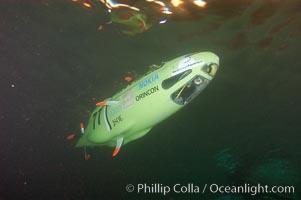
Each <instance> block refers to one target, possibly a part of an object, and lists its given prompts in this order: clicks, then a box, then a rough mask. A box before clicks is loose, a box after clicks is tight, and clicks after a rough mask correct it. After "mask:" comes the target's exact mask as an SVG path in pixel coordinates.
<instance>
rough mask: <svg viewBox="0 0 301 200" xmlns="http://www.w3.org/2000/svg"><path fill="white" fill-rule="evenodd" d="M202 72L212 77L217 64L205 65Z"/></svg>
mask: <svg viewBox="0 0 301 200" xmlns="http://www.w3.org/2000/svg"><path fill="white" fill-rule="evenodd" d="M202 70H203V71H204V72H206V73H207V74H209V75H210V76H212V77H214V76H215V74H216V72H217V70H218V63H215V62H212V63H209V64H207V65H205V66H204V67H203V68H202Z"/></svg>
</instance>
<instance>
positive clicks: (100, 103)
mask: <svg viewBox="0 0 301 200" xmlns="http://www.w3.org/2000/svg"><path fill="white" fill-rule="evenodd" d="M118 103H119V101H100V102H98V103H97V104H96V106H99V107H100V106H104V105H107V106H114V105H116V104H118Z"/></svg>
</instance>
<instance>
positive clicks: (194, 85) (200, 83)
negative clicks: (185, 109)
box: [170, 75, 209, 105]
mask: <svg viewBox="0 0 301 200" xmlns="http://www.w3.org/2000/svg"><path fill="white" fill-rule="evenodd" d="M208 84H209V80H207V79H206V78H204V77H202V76H199V75H197V76H195V77H194V78H192V79H191V80H190V81H188V82H187V83H186V84H184V85H183V86H182V87H180V88H179V89H177V90H176V91H175V92H174V93H172V94H171V96H170V98H171V99H172V100H173V101H174V102H175V103H176V104H179V105H185V104H187V103H189V102H190V101H191V100H193V99H194V98H195V97H197V96H198V95H199V94H200V93H201V92H202V91H203V90H204V89H205V88H206V86H207V85H208Z"/></svg>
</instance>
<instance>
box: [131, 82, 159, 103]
mask: <svg viewBox="0 0 301 200" xmlns="http://www.w3.org/2000/svg"><path fill="white" fill-rule="evenodd" d="M158 90H159V86H158V85H157V86H155V87H152V88H151V89H148V90H146V91H145V92H143V93H141V94H139V95H137V96H136V101H140V100H141V99H143V98H145V97H147V96H150V95H152V94H154V93H155V92H157V91H158Z"/></svg>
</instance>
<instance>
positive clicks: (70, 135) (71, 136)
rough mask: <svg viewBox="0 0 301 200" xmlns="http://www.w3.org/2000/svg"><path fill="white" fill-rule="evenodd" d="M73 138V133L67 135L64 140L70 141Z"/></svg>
mask: <svg viewBox="0 0 301 200" xmlns="http://www.w3.org/2000/svg"><path fill="white" fill-rule="evenodd" d="M74 138H75V134H74V133H71V134H69V135H68V136H67V137H66V140H72V139H74Z"/></svg>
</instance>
